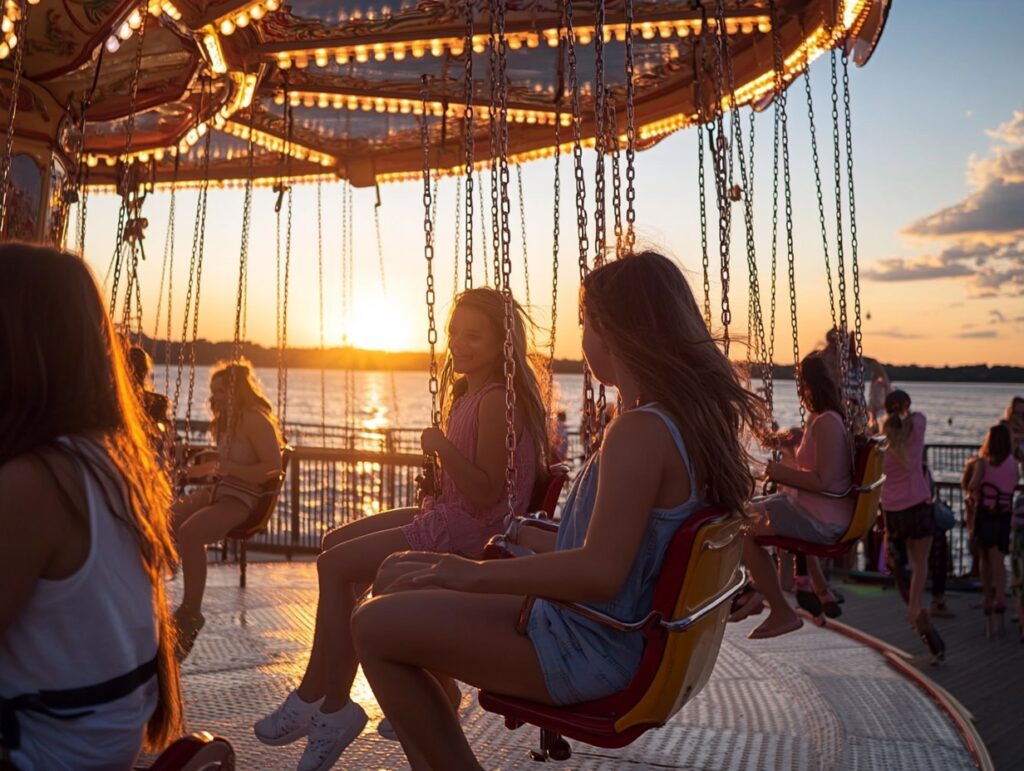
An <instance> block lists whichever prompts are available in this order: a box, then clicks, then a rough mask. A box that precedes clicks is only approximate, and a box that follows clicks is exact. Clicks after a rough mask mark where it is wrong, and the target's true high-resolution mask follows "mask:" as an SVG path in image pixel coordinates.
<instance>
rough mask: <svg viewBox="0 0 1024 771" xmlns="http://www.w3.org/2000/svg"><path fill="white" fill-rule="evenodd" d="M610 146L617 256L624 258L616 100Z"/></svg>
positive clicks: (610, 118)
mask: <svg viewBox="0 0 1024 771" xmlns="http://www.w3.org/2000/svg"><path fill="white" fill-rule="evenodd" d="M608 134H609V137H608V144H609V146H610V147H611V156H612V219H614V221H615V222H614V225H613V230H614V233H615V256H616V257H622V255H623V254H625V251H626V236H625V232H624V230H623V227H622V172H621V169H620V165H621V164H620V160H621V155H622V153H621V152H620V150H619V119H618V115H616V112H615V100H614V99H609V100H608Z"/></svg>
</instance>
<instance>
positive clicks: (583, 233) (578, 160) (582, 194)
mask: <svg viewBox="0 0 1024 771" xmlns="http://www.w3.org/2000/svg"><path fill="white" fill-rule="evenodd" d="M562 13H563V25H564V26H565V40H566V51H567V54H568V59H569V90H570V92H571V94H572V100H571V105H572V158H573V175H574V177H575V180H576V237H577V241H578V243H579V272H580V283H582V282H583V280H584V279H585V278H586V277H587V273H589V272H590V267H589V265H588V264H587V253H588V252H589V251H590V239H589V237H588V235H587V200H586V199H587V191H586V182H585V180H584V177H583V146H582V142H581V132H582V118H581V114H580V84H579V71H578V68H577V62H576V32H575V30H574V29H573V21H572V2H571V0H562ZM579 323H580V324H581V325H582V324H583V307H582V306H580V309H579ZM595 410H596V406H595V404H594V384H593V379H592V377H591V374H590V367H589V366H588V365H587V362H586V359H584V361H583V414H582V415H581V419H580V435H581V437H582V438H583V451H584V453H585V454H586V455H587V456H588V457H589V456H590V454H591V453H592V452H594V450H596V449H597V446H596V439H597V436H596V430H595V427H596V419H595V418H596V415H595Z"/></svg>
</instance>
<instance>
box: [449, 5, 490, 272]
mask: <svg viewBox="0 0 1024 771" xmlns="http://www.w3.org/2000/svg"><path fill="white" fill-rule="evenodd" d="M473 9H474V0H466V40H465V43H464V44H463V51H464V54H463V55H464V56H465V57H466V58H465V62H464V67H463V100H464V101H465V103H466V112H465V114H464V115H463V123H462V126H463V129H462V131H463V144H464V147H465V154H466V159H465V166H466V179H465V182H464V183H463V184H464V185H465V200H466V204H465V206H466V277H465V287H466V289H472V288H473V256H474V255H473V162H474V156H475V152H476V146H475V131H476V121H475V112H474V110H473ZM481 192H482V191H481ZM481 210H482V207H481ZM486 246H487V244H486V239H484V248H485V249H486ZM456 264H457V263H456ZM486 265H487V261H486V258H485V259H484V266H485V268H484V274H485V275H486V273H487V269H486ZM455 273H456V276H458V268H456V271H455ZM456 283H458V278H456Z"/></svg>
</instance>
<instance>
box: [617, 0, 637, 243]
mask: <svg viewBox="0 0 1024 771" xmlns="http://www.w3.org/2000/svg"><path fill="white" fill-rule="evenodd" d="M635 78H636V70H635V59H634V57H633V0H626V251H627V252H632V251H633V247H634V246H635V245H636V208H635V204H636V165H635V158H636V105H635V89H636V83H635ZM616 146H618V142H616Z"/></svg>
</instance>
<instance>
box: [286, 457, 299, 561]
mask: <svg viewBox="0 0 1024 771" xmlns="http://www.w3.org/2000/svg"><path fill="white" fill-rule="evenodd" d="M288 462H289V468H288V477H289V482H290V492H291V495H290V496H289V497H290V499H291V501H290V503H291V515H292V516H291V518H292V545H293V546H298V545H299V530H300V527H301V525H300V522H299V508H300V502H301V496H300V492H301V491H300V489H299V485H300V476H301V475H300V473H299V465H300V464H299V457H298V453H295V454H293V455H292V457H291V458H290V459H289V461H288ZM291 556H292V555H291V552H288V559H291Z"/></svg>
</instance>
